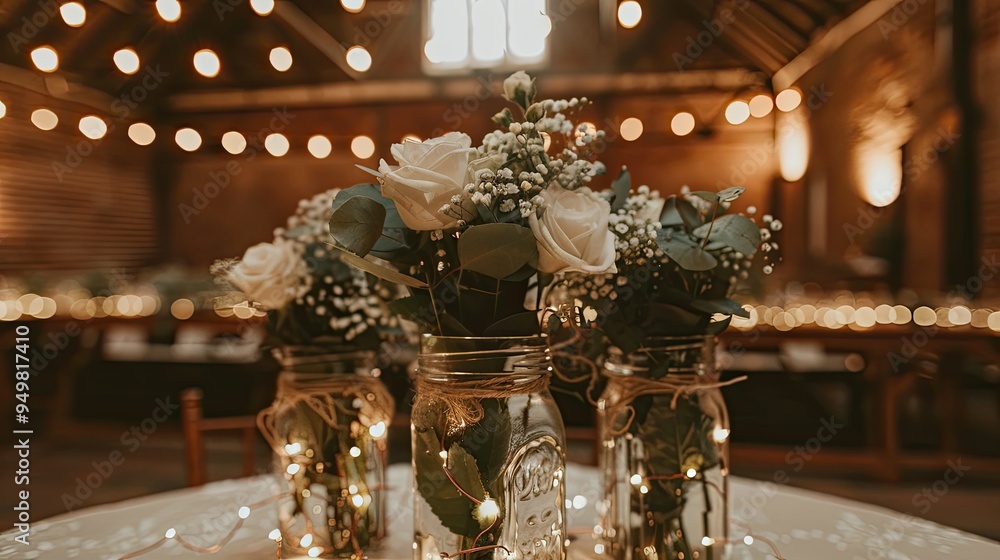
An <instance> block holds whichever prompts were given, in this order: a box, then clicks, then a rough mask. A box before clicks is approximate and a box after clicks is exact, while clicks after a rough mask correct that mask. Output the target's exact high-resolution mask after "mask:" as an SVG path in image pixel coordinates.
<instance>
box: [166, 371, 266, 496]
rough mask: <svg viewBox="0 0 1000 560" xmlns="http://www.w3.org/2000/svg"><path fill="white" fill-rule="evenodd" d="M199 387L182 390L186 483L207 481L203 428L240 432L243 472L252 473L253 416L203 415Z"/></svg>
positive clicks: (254, 437) (243, 474)
mask: <svg viewBox="0 0 1000 560" xmlns="http://www.w3.org/2000/svg"><path fill="white" fill-rule="evenodd" d="M201 399H202V393H201V389H186V390H184V391H183V392H182V393H181V427H182V429H183V431H184V463H185V470H186V472H187V485H188V486H201V485H202V484H205V483H206V482H208V480H207V474H206V472H207V463H208V459H207V458H206V456H205V441H204V440H203V439H202V434H203V433H204V432H223V431H242V432H243V473H242V476H251V475H253V474H254V443H255V440H256V439H257V417H256V416H230V417H226V418H203V417H202V414H201Z"/></svg>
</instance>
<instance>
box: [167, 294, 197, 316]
mask: <svg viewBox="0 0 1000 560" xmlns="http://www.w3.org/2000/svg"><path fill="white" fill-rule="evenodd" d="M170 314H171V315H173V316H174V318H175V319H178V320H181V321H183V320H185V319H190V318H191V316H192V315H194V303H193V302H192V301H191V300H189V299H184V298H181V299H179V300H176V301H174V302H173V303H172V304H170Z"/></svg>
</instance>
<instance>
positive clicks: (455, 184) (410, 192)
mask: <svg viewBox="0 0 1000 560" xmlns="http://www.w3.org/2000/svg"><path fill="white" fill-rule="evenodd" d="M471 146H472V139H471V138H469V136H468V135H466V134H462V133H459V132H449V133H448V134H445V135H444V136H441V137H438V138H431V139H429V140H425V141H423V142H404V143H402V144H393V145H392V156H393V157H394V158H396V162H397V163H399V165H398V166H395V167H394V166H391V165H389V164H388V163H386V161H385V160H384V159H383V160H381V162H379V167H378V170H379V172H380V173H382V177H383V183H382V195H383V196H385V197H386V198H390V199H392V200H393V201H394V202H395V203H396V208H397V209H398V210H399V215H400V217H401V218H402V219H403V222H404V223H405V224H406V225H407V227H409V228H411V229H414V230H416V231H427V230H436V229H447V228H449V227H454V225H455V223H456V222H457V221H458V219H457V218H456V217H455V216H448V215H445V214H442V213H441V208H442V207H443V206H445V205H447V204H450V202H451V197H452V196H454V195H456V194H461V193H462V189H463V188H464V187H465V184H466V182H467V178H468V175H469V158H470V157H471V156H472V155H473V154H475V153H476V150H475V148H472V147H471Z"/></svg>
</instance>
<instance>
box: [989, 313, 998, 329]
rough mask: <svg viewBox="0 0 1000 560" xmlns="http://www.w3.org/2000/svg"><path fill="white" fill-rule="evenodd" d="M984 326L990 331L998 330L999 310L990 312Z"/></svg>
mask: <svg viewBox="0 0 1000 560" xmlns="http://www.w3.org/2000/svg"><path fill="white" fill-rule="evenodd" d="M986 326H987V327H989V328H990V330H991V331H1000V311H994V312H993V313H990V316H989V317H988V318H987V319H986Z"/></svg>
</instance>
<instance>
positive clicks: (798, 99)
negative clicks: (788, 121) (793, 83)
mask: <svg viewBox="0 0 1000 560" xmlns="http://www.w3.org/2000/svg"><path fill="white" fill-rule="evenodd" d="M801 103H802V93H801V92H799V90H797V89H795V88H789V89H786V90H784V91H782V92H780V93H779V94H778V95H777V97H775V98H774V104H775V105H776V106H777V107H778V110H779V111H784V112H785V113H787V112H789V111H794V110H795V109H796V108H797V107H798V106H799V105H800V104H801Z"/></svg>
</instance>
